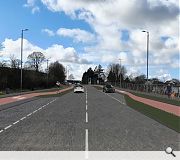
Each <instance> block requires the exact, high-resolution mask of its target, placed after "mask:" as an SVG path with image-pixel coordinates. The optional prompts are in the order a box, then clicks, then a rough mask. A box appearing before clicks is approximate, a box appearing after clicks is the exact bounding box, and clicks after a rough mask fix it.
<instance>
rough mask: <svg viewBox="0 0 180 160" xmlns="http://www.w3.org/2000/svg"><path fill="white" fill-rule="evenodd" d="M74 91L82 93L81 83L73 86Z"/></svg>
mask: <svg viewBox="0 0 180 160" xmlns="http://www.w3.org/2000/svg"><path fill="white" fill-rule="evenodd" d="M74 93H84V87H83V86H82V85H79V84H78V85H75V86H74Z"/></svg>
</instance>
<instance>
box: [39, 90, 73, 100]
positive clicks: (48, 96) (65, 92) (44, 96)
mask: <svg viewBox="0 0 180 160" xmlns="http://www.w3.org/2000/svg"><path fill="white" fill-rule="evenodd" d="M72 90H73V89H70V90H67V91H64V92H61V93H57V94H49V95H41V96H37V97H40V98H50V97H61V96H62V95H64V94H67V93H69V92H71V91H72Z"/></svg>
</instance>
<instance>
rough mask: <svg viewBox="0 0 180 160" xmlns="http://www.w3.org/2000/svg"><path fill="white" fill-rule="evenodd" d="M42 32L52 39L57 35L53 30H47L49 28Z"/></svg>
mask: <svg viewBox="0 0 180 160" xmlns="http://www.w3.org/2000/svg"><path fill="white" fill-rule="evenodd" d="M42 32H43V33H47V34H48V36H50V37H52V36H54V35H55V33H54V32H53V31H52V30H50V29H47V28H45V29H42Z"/></svg>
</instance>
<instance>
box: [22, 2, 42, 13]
mask: <svg viewBox="0 0 180 160" xmlns="http://www.w3.org/2000/svg"><path fill="white" fill-rule="evenodd" d="M36 1H37V0H27V2H26V4H24V7H27V8H31V12H32V14H34V13H36V12H40V8H39V7H38V6H36Z"/></svg>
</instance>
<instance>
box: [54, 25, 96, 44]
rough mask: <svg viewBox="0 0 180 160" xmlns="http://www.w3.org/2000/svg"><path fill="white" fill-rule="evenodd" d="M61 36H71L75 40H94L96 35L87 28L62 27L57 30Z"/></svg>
mask: <svg viewBox="0 0 180 160" xmlns="http://www.w3.org/2000/svg"><path fill="white" fill-rule="evenodd" d="M57 34H58V35H59V36H64V37H70V38H73V39H74V41H75V42H93V41H94V40H95V36H94V35H93V34H92V33H89V32H87V31H85V30H81V29H78V28H77V29H67V28H60V29H58V31H57Z"/></svg>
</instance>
